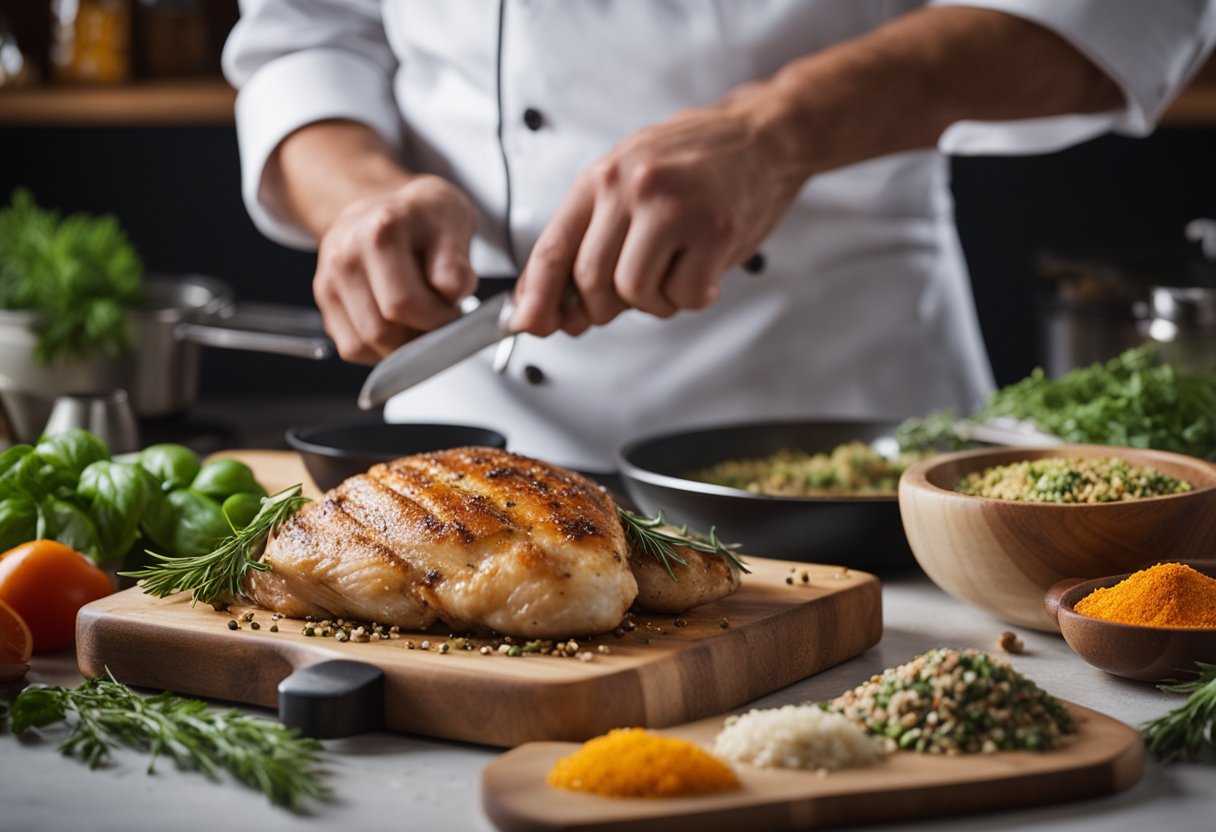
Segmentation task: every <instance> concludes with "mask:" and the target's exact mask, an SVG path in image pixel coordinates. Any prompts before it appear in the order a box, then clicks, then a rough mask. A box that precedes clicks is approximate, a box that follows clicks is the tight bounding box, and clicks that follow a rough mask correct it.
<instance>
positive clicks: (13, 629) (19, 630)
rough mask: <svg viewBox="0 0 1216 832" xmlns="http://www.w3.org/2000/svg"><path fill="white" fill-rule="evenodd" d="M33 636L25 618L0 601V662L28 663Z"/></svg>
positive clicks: (31, 650)
mask: <svg viewBox="0 0 1216 832" xmlns="http://www.w3.org/2000/svg"><path fill="white" fill-rule="evenodd" d="M32 652H34V637H33V636H32V635H31V634H30V628H29V627H28V626H27V625H26V623H25V619H23V618H22V617H21V616H20V615H18V614H17V611H16V610H15V609H13V608H12V607H10V606H9V605H8V604H6V603H4V602H3V601H0V664H29V661H30V654H31V653H32Z"/></svg>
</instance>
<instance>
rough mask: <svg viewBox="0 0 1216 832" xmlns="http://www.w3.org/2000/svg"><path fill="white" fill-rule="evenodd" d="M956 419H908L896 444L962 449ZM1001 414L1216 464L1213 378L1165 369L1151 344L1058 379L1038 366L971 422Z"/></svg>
mask: <svg viewBox="0 0 1216 832" xmlns="http://www.w3.org/2000/svg"><path fill="white" fill-rule="evenodd" d="M954 416H955V414H954V413H952V412H950V411H939V412H937V413H932V414H930V415H929V416H927V417H925V418H923V419H910V420H908V421H907V422H905V423H904V425H902V426H901V427H900V430H899V432H898V433H897V438H898V439H899V441H900V447H902V448H904V449H905V450H926V449H931V448H934V447H937V448H938V449H939V450H951V449H954V448H957V447H959V440H958V437H956V436H955V435H954V432H953V427H954V421H955V418H954ZM999 416H1007V417H1012V418H1014V419H1021V420H1024V421H1029V422H1031V423H1033V424H1034V425H1035V426H1036V427H1037V428H1039V429H1040V430H1042V431H1045V432H1047V433H1051V434H1055V435H1056V436H1059V437H1060V438H1062V439H1064V440H1065V441H1068V442H1079V443H1092V444H1101V445H1122V446H1125V447H1131V448H1157V449H1160V450H1164V451H1175V452H1177V453H1183V454H1190V455H1191V456H1197V457H1202V458H1205V459H1216V374H1210V373H1189V372H1184V371H1182V370H1178V369H1175V368H1174V367H1172V366H1170V365H1169V364H1164V363H1162V362H1161V360H1160V357H1159V354H1158V351H1157V349H1156V347H1155V346H1154V345H1152V344H1146V345H1145V346H1142V347H1137V348H1136V349H1133V350H1128V351H1127V352H1125V353H1123V354H1122V355H1120V356H1118V357H1117V358H1113V359H1111V360H1110V361H1108V362H1106V363H1105V364H1094V365H1092V366H1089V367H1080V368H1077V369H1075V370H1072V371H1071V372H1068V373H1066V374H1065V375H1063V376H1061V377H1060V378H1058V379H1050V378H1048V377H1047V375H1046V374H1045V373H1044V372H1043V370H1042V369H1036V370H1035V371H1034V372H1032V373H1031V374H1030V375H1029V376H1028V377H1026V378H1024V379H1022V380H1021V381H1019V382H1017V383H1016V384H1011V385H1009V386H1008V387H1004V388H1002V389H1000V390H998V391H996V392H995V393H993V394H992V396H991V397H990V398H989V400H988V402H987V404H986V405H985V406H984V407H983V408H981V409H980V410H979V411H978V412H977V413H975V414H974V415H972V416H971V420H973V421H977V422H979V421H984V420H985V419H991V418H994V417H999Z"/></svg>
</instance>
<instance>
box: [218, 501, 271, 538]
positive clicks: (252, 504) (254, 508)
mask: <svg viewBox="0 0 1216 832" xmlns="http://www.w3.org/2000/svg"><path fill="white" fill-rule="evenodd" d="M221 508H222V509H223V511H224V516H226V517H227V518H228V522H229V523H231V524H232V528H234V529H237V530H238V531H239V530H240V529H243V528H245V527H246V526H248V525H249V524H250V523H251V522H252V521H253V518H254V517H257V516H258V512H259V511H260V510H261V509H262V497H261V495H259V494H233V495H232V496H231V497H229V498H228V499H227V500H224V505H223V506H221Z"/></svg>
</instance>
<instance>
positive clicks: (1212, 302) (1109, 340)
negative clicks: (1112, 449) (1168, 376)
mask: <svg viewBox="0 0 1216 832" xmlns="http://www.w3.org/2000/svg"><path fill="white" fill-rule="evenodd" d="M1186 236H1187V237H1188V238H1190V239H1191V240H1192V241H1195V242H1199V243H1201V246H1200V247H1193V246H1185V247H1184V246H1178V247H1170V248H1167V249H1164V250H1153V251H1134V252H1111V251H1106V252H1101V253H1096V254H1094V253H1091V254H1086V255H1065V256H1060V255H1046V256H1044V257H1043V258H1041V259H1040V262H1039V273H1040V275H1041V276H1042V277H1043V278H1044V280H1043V282H1042V286H1043V289H1044V292H1043V294H1042V295H1041V297H1040V314H1041V322H1042V335H1043V352H1044V366H1045V368H1046V369H1047V372H1048V374H1049V375H1051V376H1059V375H1062V374H1063V373H1065V372H1067V371H1068V370H1071V369H1072V368H1074V367H1079V366H1085V365H1088V364H1092V363H1094V362H1097V361H1106V360H1107V359H1110V358H1113V357H1114V356H1116V355H1118V354H1119V353H1120V352H1122V351H1123V350H1125V349H1130V348H1131V347H1135V346H1138V345H1140V344H1142V343H1144V342H1145V340H1153V341H1156V342H1158V343H1159V344H1160V345H1161V353H1162V355H1163V357H1164V358H1165V360H1166V361H1168V362H1169V363H1171V364H1174V365H1175V366H1179V367H1182V368H1185V369H1188V370H1193V371H1201V370H1216V221H1213V220H1195V221H1194V222H1192V223H1190V225H1188V226H1187V229H1186Z"/></svg>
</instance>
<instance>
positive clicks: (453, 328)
mask: <svg viewBox="0 0 1216 832" xmlns="http://www.w3.org/2000/svg"><path fill="white" fill-rule="evenodd" d="M514 311H515V304H514V302H513V301H512V299H511V292H510V291H506V292H500V293H499V294H497V295H494V296H493V297H491V298H489V299H488V300H485V301H483V302H482V303H481V304H480V305H479V306H478V307H477V308H476V309H474V310H472V311H470V312H466V313H465V314H463V315H461V316H460V317H459V318H457V319H456V320H454V321H452V322H451V323H449V324H445V325H443V326H441V327H439V328H438V329H435V330H432V331H430V332H427V333H424V334H422V335H419V336H418V337H417V338H415V339H414V340H412V341H409V342H407V343H405V344H403V345H401V346H400V347H398V348H397V349H396V350H394V351H393V352H392V353H390V354H389V355H387V356H386V357H385V358H384V359H383V360H382V361H381V362H380V363H379V364H377V365H376V366H375V367H373V368H372V371H371V373H370V374H369V375H368V377H367V380H366V381H364V382H363V389H362V390H360V391H359V408H360V409H361V410H371V409H372V408H374V407H379V406H380V405H382V404H384V403H385V402H386V401H388V400H389V399H390V398H391V397H392V396H394V395H396V394H397V393H400V392H401V391H402V390H408V389H409V388H411V387H413V386H414V385H415V384H418V383H419V382H422V381H426V380H427V379H428V378H430V377H431V376H433V375H435V374H436V373H439V372H441V371H443V370H446V369H447V368H448V367H451V366H453V365H455V364H458V363H460V362H461V361H464V360H465V359H466V358H468V357H469V356H471V355H473V354H475V353H478V352H480V351H481V350H483V349H485V348H486V347H489V346H492V345H493V344H496V343H498V342H499V341H501V340H502V339H503V338H507V337H509V336H511V335H512V333H511V331H510V330H508V329H507V324H508V323H509V322H510V320H511V315H512V314H513V313H514Z"/></svg>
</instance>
